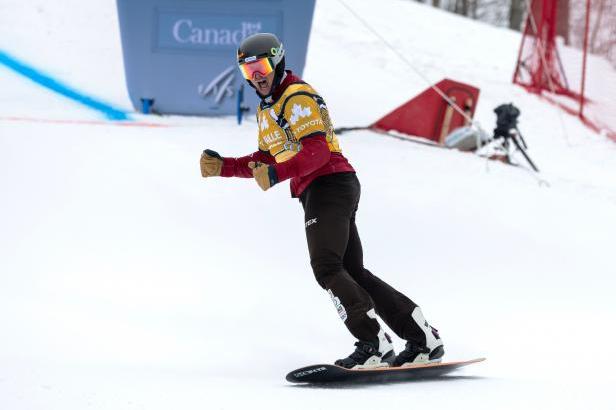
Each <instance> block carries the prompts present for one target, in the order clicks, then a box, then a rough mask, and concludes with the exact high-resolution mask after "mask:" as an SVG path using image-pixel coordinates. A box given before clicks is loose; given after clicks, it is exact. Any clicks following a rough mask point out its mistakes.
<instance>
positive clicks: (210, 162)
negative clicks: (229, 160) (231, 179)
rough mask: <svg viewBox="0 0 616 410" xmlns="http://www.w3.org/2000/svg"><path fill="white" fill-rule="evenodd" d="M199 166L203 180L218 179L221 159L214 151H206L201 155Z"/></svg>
mask: <svg viewBox="0 0 616 410" xmlns="http://www.w3.org/2000/svg"><path fill="white" fill-rule="evenodd" d="M200 165H201V176H202V177H203V178H207V177H218V176H220V172H221V170H222V157H221V156H220V155H218V153H217V152H216V151H212V150H211V149H206V150H205V151H203V154H201V161H200Z"/></svg>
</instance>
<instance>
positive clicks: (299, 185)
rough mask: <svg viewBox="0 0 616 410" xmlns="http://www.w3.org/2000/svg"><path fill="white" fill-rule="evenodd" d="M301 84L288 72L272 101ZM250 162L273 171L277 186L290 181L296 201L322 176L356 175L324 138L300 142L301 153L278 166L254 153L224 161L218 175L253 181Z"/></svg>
mask: <svg viewBox="0 0 616 410" xmlns="http://www.w3.org/2000/svg"><path fill="white" fill-rule="evenodd" d="M301 81H302V80H301V79H300V78H299V77H297V76H296V75H294V74H293V73H292V72H291V71H287V76H286V77H285V79H284V81H283V82H282V83H281V84H280V85H279V86H278V87H277V88H276V90H275V91H274V93H273V94H272V98H273V101H274V102H275V101H276V100H277V99H279V98H280V96H281V95H282V93H283V92H284V90H285V89H286V88H287V87H288V86H289V85H291V84H294V83H298V82H301ZM250 161H255V162H257V161H258V162H262V163H264V164H268V165H270V166H272V167H274V168H275V169H276V174H277V175H278V181H279V182H282V181H284V180H287V179H289V178H291V196H293V197H295V198H296V197H299V196H300V195H301V194H302V192H304V190H305V189H306V188H307V187H308V185H310V183H311V182H312V181H314V179H315V178H317V177H319V176H321V175H327V174H334V173H336V172H354V171H355V170H354V169H353V167H352V166H351V164H350V163H349V161H348V160H347V159H346V158H345V157H344V155H342V154H340V153H336V152H331V151H330V150H329V148H328V146H327V141H326V140H325V134H323V135H317V136H313V137H310V138H306V139H304V140H302V149H301V150H300V151H299V152H298V153H297V154H296V155H295V156H293V158H291V159H289V160H288V161H285V162H281V163H276V161H275V160H274V157H273V156H271V155H270V154H269V153H267V152H263V151H256V152H253V153H252V154H250V155H246V156H244V157H239V158H223V164H222V171H221V174H220V175H221V176H223V177H241V178H252V170H251V169H250V168H248V163H249V162H250Z"/></svg>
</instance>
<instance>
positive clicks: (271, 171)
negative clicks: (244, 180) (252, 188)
mask: <svg viewBox="0 0 616 410" xmlns="http://www.w3.org/2000/svg"><path fill="white" fill-rule="evenodd" d="M248 168H250V169H252V176H253V177H254V178H255V181H257V184H258V185H259V187H261V189H262V190H264V191H267V190H268V189H270V188H271V187H272V186H274V185H275V184H277V183H278V175H277V174H276V169H275V168H274V167H270V166H269V165H267V164H264V163H262V162H253V161H250V162H249V163H248Z"/></svg>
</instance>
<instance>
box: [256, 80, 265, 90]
mask: <svg viewBox="0 0 616 410" xmlns="http://www.w3.org/2000/svg"><path fill="white" fill-rule="evenodd" d="M257 86H258V87H259V88H261V89H265V88H267V80H266V79H263V80H259V81H257Z"/></svg>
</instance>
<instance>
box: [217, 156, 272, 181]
mask: <svg viewBox="0 0 616 410" xmlns="http://www.w3.org/2000/svg"><path fill="white" fill-rule="evenodd" d="M250 161H254V162H262V163H264V164H273V163H274V158H273V157H272V156H271V155H270V154H269V153H266V152H263V151H261V150H259V151H255V152H253V153H252V154H250V155H246V156H243V157H239V158H229V157H225V158H223V159H222V170H221V172H220V176H221V177H240V178H252V170H251V169H250V168H248V163H249V162H250Z"/></svg>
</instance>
